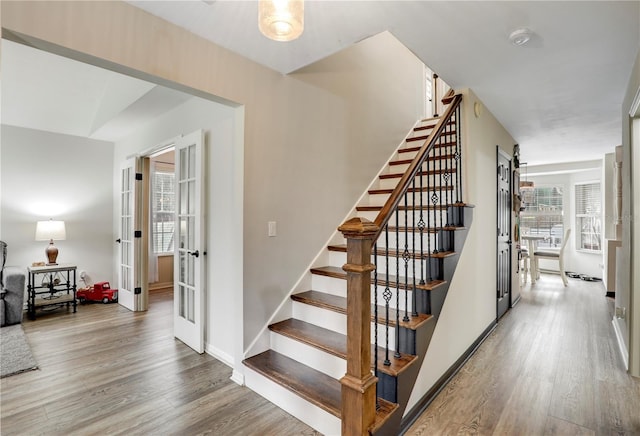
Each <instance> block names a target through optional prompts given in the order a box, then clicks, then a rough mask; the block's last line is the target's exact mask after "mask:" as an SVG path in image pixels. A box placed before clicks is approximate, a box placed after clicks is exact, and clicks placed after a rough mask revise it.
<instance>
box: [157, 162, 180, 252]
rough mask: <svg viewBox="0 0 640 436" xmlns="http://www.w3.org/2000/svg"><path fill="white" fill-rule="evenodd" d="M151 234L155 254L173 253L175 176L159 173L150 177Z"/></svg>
mask: <svg viewBox="0 0 640 436" xmlns="http://www.w3.org/2000/svg"><path fill="white" fill-rule="evenodd" d="M152 181H153V187H152V197H153V198H152V205H151V207H152V213H153V215H152V223H151V225H152V232H153V251H154V252H155V253H170V252H173V235H174V227H175V210H176V209H175V192H174V181H175V175H174V173H172V172H166V171H159V170H157V171H156V172H154V173H153V176H152Z"/></svg>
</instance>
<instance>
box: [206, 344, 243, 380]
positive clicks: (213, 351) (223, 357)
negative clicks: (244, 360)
mask: <svg viewBox="0 0 640 436" xmlns="http://www.w3.org/2000/svg"><path fill="white" fill-rule="evenodd" d="M204 350H205V352H206V353H207V354H208V355H210V356H213V357H215V358H216V359H217V360H219V361H220V362H222V363H224V364H225V365H227V366H228V367H229V368H231V369H232V370H233V372H232V373H231V377H230V379H231V381H233V382H235V383H237V384H239V385H240V386H244V374H243V373H242V372H241V371H238V370H237V369H236V368H234V367H233V357H232V356H231V355H230V354H229V353H226V352H224V351H222V350H220V349H218V348H216V347H214V346H212V345H211V344H206V345H205V347H204Z"/></svg>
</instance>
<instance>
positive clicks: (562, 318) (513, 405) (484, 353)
mask: <svg viewBox="0 0 640 436" xmlns="http://www.w3.org/2000/svg"><path fill="white" fill-rule="evenodd" d="M604 295H605V291H604V288H603V287H602V284H601V283H597V282H584V281H582V280H576V279H569V286H568V287H566V288H565V287H564V286H563V285H562V282H561V280H560V278H559V277H558V276H557V275H547V274H543V275H542V277H541V280H540V281H538V282H536V284H535V285H533V286H531V285H530V284H529V285H528V286H527V287H526V288H525V289H524V290H523V292H522V299H521V301H520V303H518V304H517V305H516V307H515V308H514V309H512V310H511V311H509V312H508V313H507V314H506V315H505V316H504V317H503V318H502V320H501V321H500V323H499V324H498V327H497V328H496V330H495V331H494V332H492V334H491V335H490V336H489V338H488V339H487V340H486V341H485V342H484V343H483V344H482V346H481V347H480V348H479V350H478V351H477V352H476V354H475V355H474V356H472V357H471V359H469V361H468V362H467V363H466V364H465V366H464V367H463V368H462V370H461V371H460V372H459V373H458V374H457V375H456V376H455V377H454V378H453V379H452V380H451V382H450V383H449V384H448V385H447V386H446V387H445V388H444V389H443V390H442V392H440V394H439V395H438V396H437V397H436V399H435V400H434V401H433V402H432V403H431V404H430V405H429V407H428V408H427V409H426V410H425V412H424V413H422V415H420V416H419V417H418V419H417V420H416V421H415V422H414V423H413V425H412V426H411V427H410V428H409V430H408V431H407V432H406V433H405V434H406V435H410V436H418V435H458V434H479V435H614V434H615V435H640V379H634V378H632V377H631V376H629V375H628V374H627V373H626V371H625V370H624V367H623V363H622V359H621V357H620V353H619V351H618V346H617V343H616V338H615V334H614V332H613V327H612V325H611V319H612V317H613V300H610V299H607V298H606V297H605V296H604Z"/></svg>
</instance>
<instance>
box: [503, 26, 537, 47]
mask: <svg viewBox="0 0 640 436" xmlns="http://www.w3.org/2000/svg"><path fill="white" fill-rule="evenodd" d="M532 36H533V33H532V32H531V30H529V29H524V28H522V29H517V30H514V31H513V32H511V35H509V41H511V44H513V45H517V46H521V45H525V44H526V43H527V42H529V40H530V39H531V37H532Z"/></svg>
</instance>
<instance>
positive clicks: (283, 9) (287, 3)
mask: <svg viewBox="0 0 640 436" xmlns="http://www.w3.org/2000/svg"><path fill="white" fill-rule="evenodd" d="M258 27H259V28H260V32H262V34H263V35H264V36H266V37H267V38H269V39H273V40H274V41H293V40H294V39H296V38H297V37H299V36H300V35H302V31H303V30H304V1H303V0H260V1H259V2H258Z"/></svg>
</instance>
